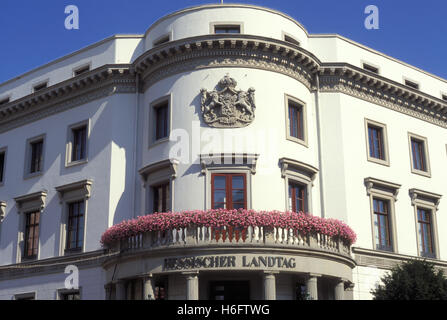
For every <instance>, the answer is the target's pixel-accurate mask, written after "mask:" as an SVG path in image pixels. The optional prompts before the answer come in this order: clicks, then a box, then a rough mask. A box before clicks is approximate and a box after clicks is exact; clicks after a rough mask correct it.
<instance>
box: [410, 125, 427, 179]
mask: <svg viewBox="0 0 447 320" xmlns="http://www.w3.org/2000/svg"><path fill="white" fill-rule="evenodd" d="M412 141H416V142H420V143H422V144H423V148H422V150H421V151H422V153H423V154H421V155H420V156H421V157H422V161H423V166H424V168H425V170H419V169H416V168H415V158H414V152H413V145H412ZM408 144H409V148H410V161H411V163H410V165H411V172H412V173H414V174H418V175H421V176H425V177H428V178H431V168H430V155H429V152H428V140H427V138H426V137H422V136H419V135H417V134H414V133H411V132H408Z"/></svg>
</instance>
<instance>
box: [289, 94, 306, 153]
mask: <svg viewBox="0 0 447 320" xmlns="http://www.w3.org/2000/svg"><path fill="white" fill-rule="evenodd" d="M284 104H285V116H286V138H287V140H290V141H293V142H297V143H299V144H301V145H303V146H305V147H308V133H307V105H306V103H305V102H304V101H302V100H300V99H298V98H295V97H292V96H290V95H288V94H284ZM291 107H295V109H296V107H298V114H299V116H300V119H298V123H299V125H298V127H299V128H297V131H298V132H297V133H298V136H299V137H294V136H293V135H292V134H291V127H290V122H291V121H290V114H291V112H290V108H291ZM300 136H301V137H300Z"/></svg>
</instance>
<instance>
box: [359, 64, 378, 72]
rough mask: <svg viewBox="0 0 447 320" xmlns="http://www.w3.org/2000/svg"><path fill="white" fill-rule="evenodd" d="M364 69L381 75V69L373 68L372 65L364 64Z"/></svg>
mask: <svg viewBox="0 0 447 320" xmlns="http://www.w3.org/2000/svg"><path fill="white" fill-rule="evenodd" d="M363 69H365V70H368V71H370V72H373V73H376V74H379V68H376V67H373V66H372V65H369V64H366V63H364V64H363Z"/></svg>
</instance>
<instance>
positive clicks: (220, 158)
mask: <svg viewBox="0 0 447 320" xmlns="http://www.w3.org/2000/svg"><path fill="white" fill-rule="evenodd" d="M258 158H259V154H249V153H218V154H201V155H200V165H201V167H202V174H206V172H207V171H208V170H209V169H219V168H228V167H234V168H246V169H249V170H250V172H251V173H252V174H256V164H257V161H258Z"/></svg>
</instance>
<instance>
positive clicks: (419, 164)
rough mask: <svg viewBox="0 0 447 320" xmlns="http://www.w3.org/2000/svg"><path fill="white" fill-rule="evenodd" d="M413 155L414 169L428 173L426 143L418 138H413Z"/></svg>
mask: <svg viewBox="0 0 447 320" xmlns="http://www.w3.org/2000/svg"><path fill="white" fill-rule="evenodd" d="M411 153H412V157H413V169H416V170H419V171H425V172H427V171H428V169H427V157H426V154H425V142H424V141H422V140H419V139H416V138H411Z"/></svg>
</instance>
